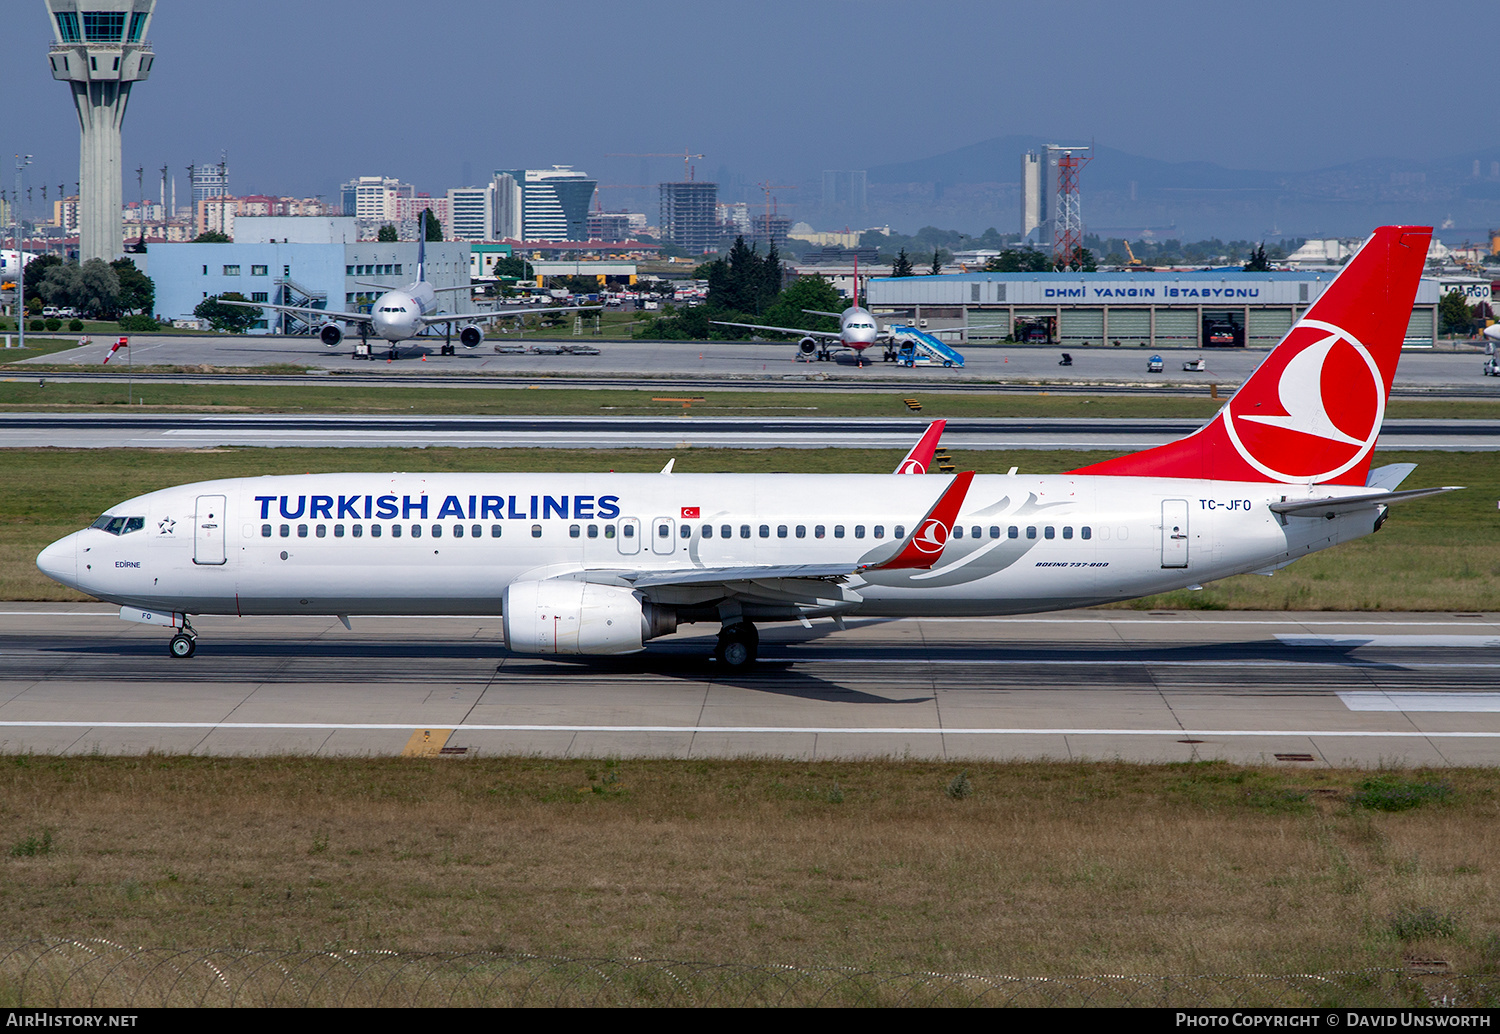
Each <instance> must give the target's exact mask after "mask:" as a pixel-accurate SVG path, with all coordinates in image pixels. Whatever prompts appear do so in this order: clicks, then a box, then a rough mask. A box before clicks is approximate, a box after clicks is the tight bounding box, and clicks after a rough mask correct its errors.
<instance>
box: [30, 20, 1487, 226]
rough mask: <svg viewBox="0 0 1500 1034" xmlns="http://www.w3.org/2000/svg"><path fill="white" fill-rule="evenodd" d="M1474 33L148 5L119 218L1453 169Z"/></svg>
mask: <svg viewBox="0 0 1500 1034" xmlns="http://www.w3.org/2000/svg"><path fill="white" fill-rule="evenodd" d="M0 10H3V13H4V15H5V28H4V31H3V32H0V53H3V58H0V89H3V96H4V98H5V100H6V102H7V103H6V105H5V110H6V112H7V113H8V114H7V116H6V117H5V119H4V120H3V121H0V148H3V154H4V156H5V167H4V184H5V186H6V187H7V188H9V187H10V186H11V185H12V184H13V182H14V180H13V168H14V166H13V163H12V161H11V159H10V155H11V154H12V153H14V152H16V151H21V152H26V153H31V154H33V155H35V158H34V162H35V166H34V172H33V178H32V180H31V182H33V183H35V184H38V185H39V184H41V183H48V184H51V185H53V188H54V189H55V185H56V184H57V183H60V182H66V183H67V185H68V190H69V191H71V190H72V189H73V183H74V181H75V180H76V179H77V170H78V126H77V121H76V119H75V116H74V114H73V110H72V104H71V100H70V98H69V95H68V90H67V88H66V86H65V85H64V84H62V83H58V82H54V81H53V80H52V78H51V75H50V72H49V71H48V68H47V61H46V51H47V46H48V44H49V43H50V42H51V40H52V33H51V31H50V27H49V25H48V24H47V18H46V12H45V8H44V6H43V4H42V3H41V2H40V0H7V2H6V3H5V4H4V5H3V8H0ZM1493 29H1494V7H1493V5H1489V4H1482V3H1434V4H1425V5H1413V4H1409V3H1396V2H1393V0H1367V2H1364V3H1358V4H1353V3H1339V4H1331V3H1318V2H1309V0H1298V2H1279V0H1277V2H1268V0H1257V2H1254V3H1213V2H1205V0H1198V2H1193V3H1154V2H1150V0H1139V2H1131V3H1121V2H1118V0H1114V2H1107V3H1106V2H1093V0H1077V2H1073V3H1071V4H1068V5H1066V6H1064V5H1060V4H1049V3H1037V2H1035V0H1032V2H1027V3H1003V2H999V0H987V2H985V0H925V2H914V0H759V2H756V3H727V2H722V0H632V2H625V3H621V2H604V0H548V2H546V3H536V2H534V0H531V2H525V3H515V2H506V0H494V2H490V3H474V2H472V0H421V2H412V0H405V2H398V0H359V2H353V0H322V2H311V3H309V2H307V0H295V2H294V0H257V2H255V3H244V2H241V3H228V2H225V0H192V2H187V0H160V2H159V3H158V4H157V9H156V16H155V19H154V21H153V23H152V28H151V34H150V35H151V40H152V42H153V44H154V48H155V52H156V64H155V67H154V68H153V70H152V74H151V78H150V80H148V81H147V82H145V83H143V84H141V85H140V86H139V87H138V89H137V90H136V92H135V94H134V95H133V97H132V100H131V103H130V109H129V115H128V117H127V119H126V122H125V137H124V141H125V142H124V148H125V164H126V166H127V168H128V169H129V170H130V171H129V172H128V173H127V174H126V176H125V180H126V184H127V185H126V188H125V196H126V197H127V198H132V197H134V196H135V175H134V169H135V167H136V166H137V165H144V166H145V167H146V169H147V170H148V171H147V173H146V183H147V194H148V195H150V194H153V193H154V192H155V190H154V185H155V184H156V183H157V182H158V178H159V174H158V173H156V172H155V170H156V169H159V168H160V166H162V165H164V164H165V165H169V166H171V167H172V171H173V172H174V173H176V174H177V175H178V177H179V184H178V189H179V196H181V192H182V191H183V189H184V188H183V180H184V175H185V174H184V169H185V166H186V165H187V164H188V163H189V162H205V161H215V160H217V159H218V156H219V153H220V151H227V152H228V154H229V161H230V176H231V187H232V188H233V189H234V191H235V192H236V193H251V192H266V193H278V194H298V195H304V194H332V193H333V192H334V191H335V190H336V187H337V184H338V183H339V182H341V181H343V180H345V179H348V178H350V177H352V176H356V175H361V174H364V175H370V174H383V175H389V176H397V177H400V178H401V179H403V180H406V181H408V182H413V183H416V184H417V185H418V187H419V188H421V189H423V190H429V191H431V192H433V193H437V192H439V191H442V190H445V189H446V188H448V187H450V186H457V185H462V184H461V181H462V180H463V179H464V178H465V177H464V173H465V170H466V169H467V170H468V172H469V174H470V175H469V178H470V179H473V180H478V179H480V178H483V177H485V176H487V174H488V172H489V171H490V170H492V169H494V168H516V167H536V166H541V165H547V164H553V163H571V164H574V165H577V166H579V167H581V168H583V169H585V170H587V171H588V172H590V173H591V174H595V175H598V176H599V177H600V178H601V180H604V181H605V182H611V181H612V182H624V183H633V182H638V181H640V180H639V177H640V175H641V173H642V172H643V171H649V173H650V177H651V180H652V181H654V180H655V179H657V178H669V177H670V178H676V175H680V171H681V168H682V163H681V162H680V161H679V162H676V163H675V164H674V163H673V162H672V161H670V160H668V159H657V160H652V161H650V162H649V165H648V166H646V167H644V168H643V164H642V160H641V159H619V158H614V159H606V158H605V157H604V155H606V154H608V153H610V152H643V151H645V152H656V151H662V152H666V151H677V150H681V149H682V148H684V147H689V148H691V149H692V150H693V151H695V152H703V153H704V154H706V155H707V157H706V158H705V159H703V160H701V161H699V162H698V163H697V164H698V167H699V178H708V177H709V176H718V175H720V173H721V171H722V170H725V169H727V170H728V171H730V172H732V173H734V174H737V175H740V176H743V177H744V178H745V179H748V180H759V179H763V178H766V177H771V178H773V179H776V180H779V181H781V182H795V179H796V178H797V177H801V176H805V175H807V174H809V173H811V172H816V171H817V170H819V169H824V168H867V167H870V166H874V165H879V164H882V163H885V162H890V161H898V160H902V159H906V158H915V157H924V156H927V155H931V154H935V153H938V152H942V151H946V150H950V149H952V148H956V147H961V146H964V145H966V144H971V143H975V142H977V141H980V140H984V139H987V138H990V137H995V136H1003V135H1007V134H1012V133H1017V134H1039V135H1045V136H1050V137H1078V138H1082V139H1089V138H1093V139H1096V140H1097V141H1098V142H1099V143H1101V144H1108V145H1110V146H1113V147H1117V148H1120V149H1123V150H1126V151H1131V152H1134V153H1138V154H1144V155H1148V156H1151V157H1156V158H1162V159H1167V160H1202V161H1212V162H1216V163H1218V164H1222V165H1227V166H1231V167H1239V168H1260V169H1307V168H1314V167H1318V166H1323V165H1331V164H1337V163H1342V162H1346V161H1352V160H1356V159H1360V158H1367V157H1379V156H1393V155H1397V154H1400V153H1402V152H1422V153H1426V154H1433V155H1437V154H1446V153H1450V152H1455V151H1459V150H1463V149H1465V148H1469V147H1473V146H1475V145H1477V144H1488V143H1489V142H1490V139H1491V137H1490V133H1491V126H1492V122H1493V119H1492V117H1491V116H1490V114H1489V112H1488V105H1487V103H1486V101H1485V100H1484V91H1483V85H1484V83H1485V82H1487V81H1488V78H1489V72H1488V71H1487V68H1488V65H1487V61H1488V58H1487V56H1486V55H1487V52H1488V50H1489V44H1488V43H1487V42H1486V41H1487V40H1488V39H1489V37H1490V35H1491V34H1492V32H1493ZM1469 38H1473V39H1474V40H1475V44H1474V46H1473V47H1472V52H1469V53H1464V52H1461V51H1459V50H1458V49H1457V48H1456V47H1455V46H1454V42H1455V41H1462V40H1466V39H1469ZM1012 172H1013V170H1012V169H1006V170H1003V171H1001V172H998V173H997V177H996V178H997V179H1014V178H1015V176H1014V175H1012ZM38 207H39V201H38Z"/></svg>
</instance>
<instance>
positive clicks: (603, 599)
mask: <svg viewBox="0 0 1500 1034" xmlns="http://www.w3.org/2000/svg"><path fill="white" fill-rule="evenodd" d="M502 605H503V607H504V612H505V616H504V629H505V645H506V647H507V648H509V649H511V650H513V651H515V652H516V653H529V654H595V655H608V654H622V653H638V652H639V651H641V650H643V649H645V647H644V646H643V645H642V644H643V643H644V642H645V641H646V640H647V639H652V638H655V637H656V636H659V635H667V634H669V633H672V632H675V631H677V613H676V611H674V610H673V609H672V608H670V607H659V606H657V605H655V604H653V603H647V602H646V601H644V600H642V599H641V598H640V597H639V596H637V595H636V594H635V593H634V592H633V591H631V590H630V589H627V588H624V587H623V586H618V585H594V584H592V583H590V582H573V581H564V580H562V579H553V580H548V581H530V582H512V583H511V584H510V585H508V586H506V589H505V595H504V597H503V601H502Z"/></svg>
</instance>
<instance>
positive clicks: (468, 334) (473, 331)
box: [458, 325, 484, 348]
mask: <svg viewBox="0 0 1500 1034" xmlns="http://www.w3.org/2000/svg"><path fill="white" fill-rule="evenodd" d="M483 340H484V331H482V330H480V329H479V328H478V327H476V326H473V325H470V326H467V327H465V328H464V329H463V330H460V331H459V332H458V342H459V344H461V345H463V346H464V347H465V348H478V347H479V342H481V341H483Z"/></svg>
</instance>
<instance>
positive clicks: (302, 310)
mask: <svg viewBox="0 0 1500 1034" xmlns="http://www.w3.org/2000/svg"><path fill="white" fill-rule="evenodd" d="M426 264H427V242H426V241H425V240H424V241H420V242H418V244H417V278H416V280H414V281H412V282H411V283H409V284H407V285H406V286H405V287H398V288H396V289H394V290H392V289H390V288H387V287H386V286H385V285H384V284H373V283H372V284H366V285H365V286H368V287H379V288H380V289H381V291H382V292H383V293H382V294H381V295H380V296H379V297H377V298H376V299H375V301H374V302H373V303H372V304H371V306H370V311H369V312H342V311H339V310H335V309H318V308H313V307H310V306H306V305H272V304H270V303H267V302H236V301H227V300H225V304H227V305H238V306H241V307H243V308H249V309H272V310H274V311H276V312H294V313H296V314H297V315H298V316H300V317H301V318H302V319H304V320H305V319H309V318H311V319H314V320H326V321H327V322H325V323H323V326H322V329H321V330H319V331H318V338H319V339H320V340H321V341H322V342H323V344H325V345H327V346H328V347H329V348H335V347H337V346H338V344H339V343H340V342H341V341H343V340H344V332H343V331H342V330H340V329H339V326H338V325H339V324H340V323H347V324H351V325H353V326H356V327H358V328H359V332H360V335H361V337H365V336H368V335H370V334H373V335H374V336H376V337H378V338H382V339H383V340H385V341H387V342H389V344H390V353H389V354H390V358H392V359H395V358H397V356H398V354H399V351H398V347H397V346H399V345H400V343H401V342H403V341H410V340H412V339H413V338H416V337H419V336H420V335H421V334H422V333H423V332H425V331H426V330H427V328H428V327H432V326H435V325H438V324H443V325H445V326H446V327H447V328H448V330H449V332H450V334H451V331H452V329H453V325H454V324H455V323H462V324H464V327H463V329H462V330H460V331H459V332H458V341H459V344H461V345H463V346H464V347H465V348H476V347H478V345H479V343H480V342H481V341H483V340H484V332H483V331H482V330H481V329H480V327H481V326H483V325H484V324H486V323H491V322H493V321H495V320H497V319H502V318H504V317H507V316H524V315H529V314H531V313H536V312H571V311H573V310H575V309H597V308H599V306H597V305H557V306H549V307H548V308H547V309H545V310H544V309H537V308H533V307H520V308H511V309H486V310H484V311H483V312H464V313H456V312H449V313H440V312H438V311H437V308H438V304H437V296H438V295H439V294H443V293H446V292H449V291H472V290H473V288H472V287H471V286H470V285H468V284H463V285H460V286H458V287H433V286H432V285H431V284H430V283H428V282H427V276H426ZM361 283H363V281H361ZM453 353H454V348H453V344H452V342H451V341H445V342H444V344H443V346H442V354H443V355H452V354H453Z"/></svg>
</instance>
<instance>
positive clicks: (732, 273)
mask: <svg viewBox="0 0 1500 1034" xmlns="http://www.w3.org/2000/svg"><path fill="white" fill-rule="evenodd" d="M693 278H694V279H695V280H699V281H706V282H707V284H708V292H707V297H706V298H705V299H704V302H703V304H702V305H694V306H686V307H683V308H677V307H675V306H670V305H669V306H667V308H666V309H665V310H664V311H663V312H662V314H661V315H660V316H658V317H656V318H655V319H652V320H648V321H646V322H645V323H644V324H643V325H642V326H641V327H640V328H639V329H637V331H636V334H635V336H636V337H638V338H651V339H665V340H699V341H707V340H710V339H719V340H727V339H742V338H747V337H750V336H751V335H752V334H761V335H765V336H770V332H768V331H753V330H749V329H747V328H743V327H726V326H719V325H717V322H725V323H760V324H767V325H771V326H777V327H793V328H801V329H803V330H838V320H837V318H835V317H831V316H820V315H814V314H812V313H809V312H806V311H804V310H807V309H815V310H818V311H820V312H841V311H843V309H844V308H845V307H847V306H848V304H849V302H848V301H847V300H846V299H845V298H844V297H843V296H842V295H840V294H839V292H838V291H837V290H836V289H835V288H834V287H833V285H832V284H830V283H829V282H828V281H826V280H824V279H823V278H822V277H820V276H803V277H798V278H797V279H796V280H794V281H792V282H791V283H790V284H787V283H786V274H785V271H784V270H783V268H782V264H781V255H780V253H779V252H778V251H777V250H776V245H775V244H772V245H771V247H770V248H769V249H768V250H767V251H766V253H765V254H764V255H762V254H760V253H759V250H758V249H757V247H756V246H755V245H753V244H746V243H745V238H744V237H737V238H735V241H734V246H733V247H732V248H730V249H729V254H728V255H727V256H726V257H724V258H716V259H713V260H712V261H709V262H705V263H703V264H702V265H701V266H699V267H698V268H697V269H696V270H695V271H694V273H693ZM776 336H781V335H776Z"/></svg>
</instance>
